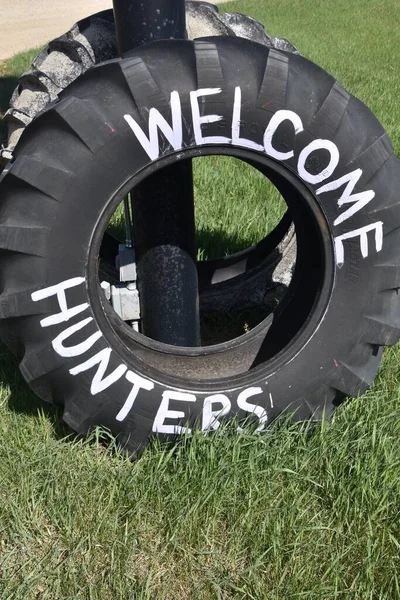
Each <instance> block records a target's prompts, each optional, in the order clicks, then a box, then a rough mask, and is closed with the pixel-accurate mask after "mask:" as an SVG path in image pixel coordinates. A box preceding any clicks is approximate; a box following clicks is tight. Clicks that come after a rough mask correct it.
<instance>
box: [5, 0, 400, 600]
mask: <svg viewBox="0 0 400 600" xmlns="http://www.w3.org/2000/svg"><path fill="white" fill-rule="evenodd" d="M227 10H229V11H231V12H234V11H241V12H245V13H248V14H250V15H252V16H254V17H256V18H257V19H259V20H261V21H262V22H264V23H265V25H266V27H267V29H268V31H269V32H270V33H271V34H273V35H282V36H285V37H287V38H289V39H290V40H291V41H292V42H293V43H294V44H295V45H296V46H298V47H299V48H300V49H301V51H302V53H303V54H304V55H305V56H307V57H308V58H310V59H311V60H313V61H314V62H316V63H318V64H320V65H321V66H323V67H324V68H326V69H327V70H328V71H329V72H331V73H332V74H333V75H335V76H336V77H337V78H338V79H339V81H340V82H341V83H342V84H343V85H344V86H345V87H347V88H348V89H349V90H350V91H351V92H352V93H354V94H355V95H356V96H358V97H359V98H360V99H362V100H363V101H364V102H366V103H367V104H368V105H369V106H370V107H371V109H372V110H373V111H374V112H375V114H376V115H377V117H378V118H379V119H380V120H381V122H382V123H383V125H384V127H385V128H386V130H387V132H388V133H389V135H390V136H391V139H392V141H393V143H394V146H395V151H396V153H397V154H398V155H400V78H399V73H398V70H399V65H400V10H399V7H398V0H352V2H348V0H346V1H345V0H314V1H313V2H312V1H311V0H279V2H276V0H254V1H253V0H242V1H240V2H233V3H231V4H229V8H228V7H227ZM33 54H34V52H33V53H29V54H28V53H27V54H24V55H19V56H18V57H16V58H13V59H11V60H10V61H7V63H6V64H7V67H6V68H2V67H1V66H0V71H1V78H0V111H4V110H5V108H6V106H5V99H6V98H7V95H8V96H9V94H10V93H11V91H12V89H13V87H15V83H16V78H17V77H18V75H19V74H20V73H21V71H22V70H24V69H25V68H27V67H28V65H29V62H30V60H31V58H32V55H33ZM223 168H224V167H221V170H220V171H219V173H218V181H219V182H220V181H221V180H223V179H225V180H226V182H227V184H226V185H227V186H228V187H227V188H226V189H225V190H223V191H224V193H226V194H228V195H229V194H231V198H232V200H233V199H234V198H236V196H235V194H234V193H233V190H234V187H232V184H231V183H230V182H232V180H235V179H236V180H239V179H241V178H242V174H241V171H238V172H235V174H234V175H232V167H231V166H227V167H225V172H226V177H225V178H224V177H222V176H221V172H222V169H223ZM237 168H238V169H241V168H242V167H237ZM207 173H208V174H207ZM200 175H201V176H200ZM200 175H199V176H198V179H197V186H198V189H197V196H198V202H199V217H198V218H199V226H200V228H201V227H203V229H204V231H206V224H205V222H204V221H203V220H202V219H203V217H202V213H201V211H202V210H203V214H204V215H206V214H207V215H209V214H210V210H211V208H207V206H206V205H205V204H203V203H204V202H205V199H204V198H203V196H205V192H206V191H207V190H209V189H210V187H213V186H214V184H213V179H212V178H213V173H212V169H210V168H208V170H207V171H204V173H200ZM206 176H207V177H209V179H207V180H206V179H205V178H206ZM204 181H207V184H206V185H204ZM229 185H231V187H230V188H229ZM262 185H263V182H262V181H259V180H257V181H256V182H255V183H254V186H253V192H252V194H253V196H251V197H250V198H249V197H248V195H249V185H244V188H243V190H240V193H239V196H238V204H237V207H233V208H231V210H232V213H230V214H229V219H227V218H226V212H224V210H225V209H222V210H221V208H220V207H219V208H218V206H215V205H216V204H217V202H216V200H217V199H218V196H219V194H221V190H215V195H214V196H213V198H212V199H211V204H212V205H213V206H214V209H215V211H216V212H215V216H213V218H212V220H213V223H214V225H215V226H216V227H217V225H218V223H219V229H220V230H221V231H220V234H221V235H220V236H219V240H220V242H221V243H220V244H219V246H218V247H209V246H207V245H206V243H204V248H203V250H204V253H207V252H210V253H211V254H213V253H225V252H226V251H228V250H232V249H234V248H236V247H237V248H239V247H242V246H243V245H244V244H247V243H250V242H251V241H254V240H255V239H257V238H258V237H259V236H260V235H262V234H263V231H264V232H265V227H267V228H268V227H269V226H270V224H268V221H265V220H264V214H263V213H262V212H258V213H257V216H256V217H255V218H254V210H261V211H262V209H260V207H259V206H258V204H257V202H256V199H257V197H258V195H259V194H260V193H262V190H261V187H262ZM201 186H203V189H202V188H201ZM243 199H245V200H246V202H245V204H246V211H247V213H246V214H248V215H249V217H248V218H246V219H243V216H241V218H240V222H241V223H243V222H245V227H244V228H242V230H239V229H238V228H237V227H236V226H235V220H236V219H237V220H238V216H237V215H242V213H243ZM229 206H231V202H229ZM218 211H220V212H218ZM235 211H236V212H235ZM252 214H253V218H251V215H252ZM273 218H275V217H273ZM265 219H268V215H265ZM227 221H228V222H227ZM260 223H262V225H260ZM265 223H267V225H266V224H265ZM260 227H261V229H260ZM205 239H206V235H205V236H204V240H205ZM399 359H400V352H399V350H398V349H389V350H387V351H386V352H385V354H384V360H383V365H382V368H381V370H380V374H379V376H378V378H377V381H376V383H375V384H374V386H373V388H372V389H371V390H370V391H369V392H368V393H367V394H366V395H365V396H363V397H362V398H359V399H356V400H353V401H352V402H350V403H347V404H346V405H344V406H342V407H341V408H340V409H339V410H338V411H337V413H336V416H335V418H334V420H333V421H331V422H329V423H323V424H322V425H320V426H318V427H316V428H314V429H313V430H312V431H311V430H310V429H309V428H307V426H303V427H300V426H291V425H290V424H282V423H281V424H276V425H273V426H272V427H271V428H270V429H269V430H268V431H267V432H265V433H263V434H262V435H260V436H258V437H256V436H251V435H247V434H244V435H242V436H240V437H236V436H233V435H230V434H229V431H227V432H226V435H221V436H219V437H214V438H210V437H204V436H202V435H194V436H193V437H192V438H190V439H184V440H182V441H181V443H180V444H179V445H178V446H177V447H176V448H173V449H171V448H168V449H165V448H160V447H159V446H158V445H157V444H154V445H153V446H152V447H150V448H148V449H147V450H146V451H145V453H144V454H143V456H142V457H141V458H140V460H138V461H137V462H136V463H135V464H131V463H129V461H128V460H126V459H125V457H124V456H121V455H120V454H118V451H115V450H114V448H113V445H112V442H111V447H110V449H107V450H106V449H105V447H104V444H102V443H100V441H99V439H98V438H97V437H96V435H94V436H93V438H92V439H91V440H77V439H76V438H73V436H70V432H69V431H68V430H67V429H66V428H65V427H64V426H63V424H62V422H61V420H60V417H59V415H58V414H56V413H55V412H54V411H53V410H52V409H51V407H48V406H47V405H45V404H43V403H42V402H41V401H39V400H38V399H36V398H35V396H34V395H33V394H32V393H31V392H30V391H29V390H28V389H27V387H26V385H25V384H24V383H23V381H22V379H21V376H20V375H19V371H18V368H17V364H16V362H15V361H14V359H13V358H12V357H11V356H10V355H9V354H8V353H7V352H6V350H0V599H1V600H45V599H46V600H67V599H68V600H142V599H143V600H144V599H148V600H159V599H160V600H161V599H165V600H209V599H210V600H214V599H215V600H231V599H232V600H248V599H251V600H292V599H293V600H294V599H296V600H297V599H302V598H304V600H333V599H343V600H396V599H400V575H399V573H400V391H399V383H398V382H399V381H400V366H399V363H400V360H399Z"/></svg>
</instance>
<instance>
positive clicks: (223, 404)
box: [201, 394, 231, 431]
mask: <svg viewBox="0 0 400 600" xmlns="http://www.w3.org/2000/svg"><path fill="white" fill-rule="evenodd" d="M216 405H217V406H218V408H217V409H216V408H215V406H216ZM230 410H231V403H230V400H229V398H228V397H227V396H225V394H214V395H213V396H207V398H205V399H204V405H203V413H202V425H201V429H202V431H207V430H209V429H213V430H214V431H216V430H217V429H219V427H220V426H221V422H220V421H219V420H218V419H219V417H224V416H225V415H227V414H229V412H230Z"/></svg>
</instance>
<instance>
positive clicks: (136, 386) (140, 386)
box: [116, 371, 154, 421]
mask: <svg viewBox="0 0 400 600" xmlns="http://www.w3.org/2000/svg"><path fill="white" fill-rule="evenodd" d="M125 377H126V378H127V380H128V381H129V383H132V389H131V391H130V393H129V396H128V397H127V399H126V400H125V403H124V405H123V407H122V408H121V410H120V411H119V413H118V414H117V416H116V419H117V421H124V420H125V419H126V417H127V416H128V414H129V411H130V410H131V409H132V406H133V404H134V402H135V400H136V398H137V395H138V393H139V391H140V390H147V391H148V392H150V391H151V390H152V389H153V388H154V383H153V382H152V381H149V380H148V379H144V377H141V376H140V375H137V373H134V372H133V371H128V372H127V374H126V375H125Z"/></svg>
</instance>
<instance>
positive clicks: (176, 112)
mask: <svg viewBox="0 0 400 600" xmlns="http://www.w3.org/2000/svg"><path fill="white" fill-rule="evenodd" d="M170 106H171V114H172V127H171V125H170V124H169V123H168V122H167V121H166V120H165V119H164V117H163V116H162V114H161V113H160V111H159V110H157V109H156V108H151V109H150V112H149V137H147V136H146V134H145V133H144V131H143V129H142V128H141V127H140V125H138V123H136V121H135V119H134V118H133V117H131V115H125V116H124V119H125V121H126V122H127V123H128V125H129V127H130V128H131V129H132V131H133V133H134V134H135V135H136V137H137V139H138V140H139V142H140V144H141V146H142V148H143V149H144V151H145V152H146V153H147V154H148V156H149V157H150V158H151V160H156V158H159V156H160V140H159V136H158V130H160V131H162V133H163V134H164V135H165V137H166V139H167V140H168V142H169V143H170V144H171V146H172V147H173V149H174V150H181V149H182V140H183V133H182V107H181V99H180V96H179V93H178V92H172V93H171V102H170Z"/></svg>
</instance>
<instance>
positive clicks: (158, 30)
mask: <svg viewBox="0 0 400 600" xmlns="http://www.w3.org/2000/svg"><path fill="white" fill-rule="evenodd" d="M114 15H115V27H116V30H117V31H116V33H117V44H118V50H119V53H120V54H124V53H125V52H128V50H132V49H133V48H136V47H137V46H141V45H142V44H147V43H148V42H153V41H154V40H162V39H170V38H176V39H184V38H185V35H186V18H185V1H184V0H114Z"/></svg>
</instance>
